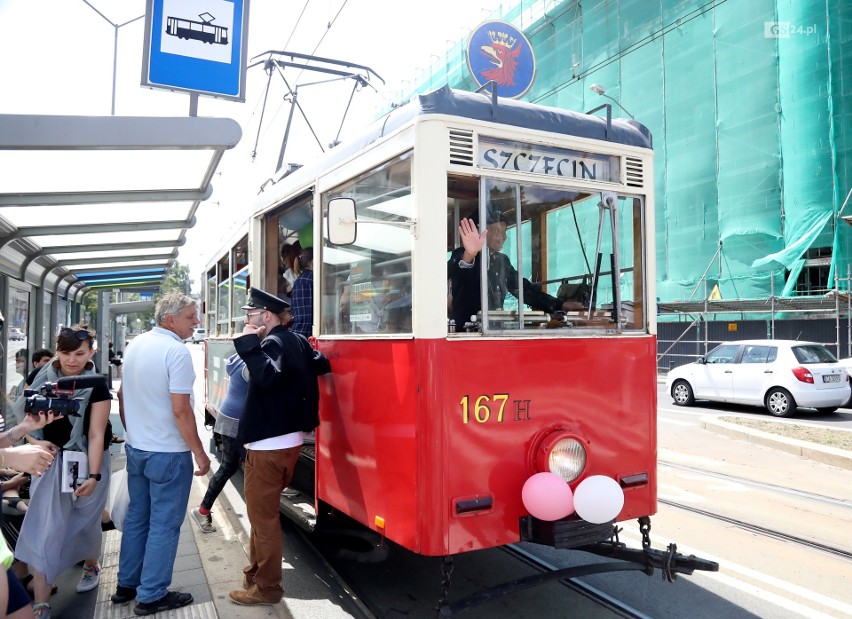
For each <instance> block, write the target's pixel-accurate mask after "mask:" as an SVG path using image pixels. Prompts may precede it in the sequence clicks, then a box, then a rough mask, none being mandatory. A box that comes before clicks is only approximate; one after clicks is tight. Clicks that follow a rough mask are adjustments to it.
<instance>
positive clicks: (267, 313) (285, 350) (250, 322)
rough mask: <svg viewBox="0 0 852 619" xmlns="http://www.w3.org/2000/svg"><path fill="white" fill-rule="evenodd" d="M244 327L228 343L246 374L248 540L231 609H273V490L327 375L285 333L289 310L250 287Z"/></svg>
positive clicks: (278, 591)
mask: <svg viewBox="0 0 852 619" xmlns="http://www.w3.org/2000/svg"><path fill="white" fill-rule="evenodd" d="M249 299H250V300H249V302H248V305H245V306H243V309H244V310H246V317H245V323H246V324H245V326H244V327H243V332H242V334H241V335H239V336H238V337H236V338H235V339H234V348H236V351H237V354H238V355H239V356H240V358H242V360H243V361H245V363H246V368H247V369H248V374H249V380H248V392H247V393H246V401H245V406H244V409H243V414H242V416H241V417H240V425H239V430H238V433H237V440H238V441H239V442H240V443H244V444H245V446H246V462H245V481H244V488H245V497H246V507H247V511H248V517H249V522H250V523H251V538H250V540H249V565H248V566H247V567H246V568H245V569H243V575H244V578H243V589H239V590H236V591H231V593H230V597H231V599H232V600H233V601H234V602H236V603H237V604H242V605H258V604H276V603H278V602H279V601H280V600H281V598H282V596H283V595H284V590H283V589H282V588H281V559H282V554H281V543H282V537H281V525H280V523H279V521H278V518H279V513H278V505H279V502H280V495H281V491H282V490H284V488H285V487H286V486H287V485H288V484H289V483H290V481H291V479H292V477H293V469H294V468H295V466H296V461H297V460H298V458H299V452H300V451H301V447H302V442H303V440H304V436H303V434H304V433H305V432H310V431H312V430H313V429H314V428H316V427H317V425H319V415H318V407H319V386H318V385H317V376H319V375H320V374H326V373H327V372H329V371H331V366H330V365H329V363H328V359H326V358H325V357H324V356H323V355H322V353H320V352H319V351H316V350H314V349H313V348H311V345H310V344H309V343H308V340H307V339H305V338H304V337H303V336H301V335H298V334H296V333H293V332H291V331H288V330H287V329H286V328H285V327H284V325H285V324H287V322H288V321H289V320H290V305H289V304H288V303H287V302H286V301H283V300H282V299H279V298H278V297H276V296H275V295H272V294H269V293H268V292H265V291H263V290H260V289H258V288H252V289H250V291H249Z"/></svg>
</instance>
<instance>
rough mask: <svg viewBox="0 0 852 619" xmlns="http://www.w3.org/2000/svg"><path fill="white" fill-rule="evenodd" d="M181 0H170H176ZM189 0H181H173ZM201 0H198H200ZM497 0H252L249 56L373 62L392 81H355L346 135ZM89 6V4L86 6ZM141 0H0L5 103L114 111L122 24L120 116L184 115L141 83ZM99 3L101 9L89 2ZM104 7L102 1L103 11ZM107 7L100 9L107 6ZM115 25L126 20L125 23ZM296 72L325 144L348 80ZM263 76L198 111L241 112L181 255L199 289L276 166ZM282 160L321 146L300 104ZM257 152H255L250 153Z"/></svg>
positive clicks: (174, 97) (275, 96) (280, 126)
mask: <svg viewBox="0 0 852 619" xmlns="http://www.w3.org/2000/svg"><path fill="white" fill-rule="evenodd" d="M173 1H174V0H173ZM177 1H183V0H177ZM194 1H195V2H198V0H194ZM501 4H505V6H506V8H508V7H510V6H511V5H512V4H513V3H512V2H509V1H504V2H502V3H501V1H500V0H475V1H473V2H471V1H469V0H467V1H462V2H460V1H458V0H429V1H428V2H410V1H408V0H252V1H251V4H250V13H249V15H250V20H249V33H248V58H249V59H251V58H252V57H254V56H255V55H257V54H261V53H262V52H265V51H268V50H287V51H291V52H299V53H304V54H312V55H317V56H324V57H328V58H335V59H339V60H346V61H350V62H353V63H357V64H362V65H366V66H368V67H370V68H372V69H373V70H374V71H375V73H377V74H378V75H380V76H381V77H382V78H383V79H384V80H385V84H384V85H383V84H382V83H381V81H379V80H373V82H372V85H373V86H374V87H375V91H374V90H372V89H370V88H366V89H363V90H361V91H359V92H357V93H356V94H355V96H354V98H353V101H352V105H351V108H350V110H349V112H348V113H347V115H346V120H345V123H344V125H343V129H342V131H341V134H340V139H341V140H342V141H345V140H346V136H347V135H348V134H349V133H350V132H351V133H355V132H357V131H358V130H359V129H360V128H362V127H363V126H365V125H366V124H368V123H369V122H370V121H371V120H372V119H374V118H375V117H376V116H377V114H378V112H379V110H382V109H386V108H387V106H388V104H389V103H390V102H392V101H397V102H398V101H399V98H400V96H401V93H403V92H408V91H409V90H410V89H411V88H412V87H413V86H414V84H415V83H416V82H417V81H418V77H421V76H423V75H428V71H429V67H430V66H432V65H434V66H435V67H439V66H443V65H444V64H445V61H444V56H445V54H446V51H447V50H448V49H450V48H451V47H452V46H453V45H455V44H456V43H457V42H458V41H460V40H466V38H467V35H468V34H469V33H470V31H471V30H473V29H474V28H475V27H476V26H477V25H478V24H479V23H481V22H483V21H486V20H487V19H489V18H499V15H500V8H501ZM89 5H91V6H89ZM145 6H146V2H145V0H89V3H88V4H87V3H86V2H84V0H0V113H2V114H71V115H109V114H110V109H111V104H112V91H113V46H114V42H115V34H116V32H117V33H118V44H117V56H116V57H117V61H116V79H115V113H116V115H119V116H187V115H189V96H188V95H187V94H184V93H171V92H166V91H161V90H152V89H148V88H143V87H141V86H140V76H141V65H142V49H143V44H144V41H143V39H144V22H145V20H144V19H135V18H137V17H139V16H141V15H143V14H144V13H145ZM92 7H94V8H92ZM95 9H97V12H96V10H95ZM98 12H100V13H101V14H102V15H99V14H98ZM115 26H119V27H118V28H117V29H116V27H115ZM284 75H285V77H287V79H288V81H290V84H291V85H293V84H296V83H298V84H299V85H300V88H299V101H300V105H301V106H302V107H303V109H304V110H305V112H306V114H307V116H308V117H309V118H310V119H311V122H312V124H313V127H314V130H315V131H316V132H317V134H318V137H319V139H320V140H321V141H322V143H323V144H328V143H329V142H331V141H332V140H333V139H335V137H336V135H337V131H338V127H339V125H340V123H341V120H342V118H343V112H344V110H345V109H346V105H347V103H348V101H349V96H350V92H351V83H350V82H348V81H347V82H346V83H344V82H341V81H334V82H325V83H316V82H324V81H325V80H327V79H328V77H327V76H324V75H322V74H318V73H307V72H305V73H301V72H299V71H298V70H296V69H286V70H285V73H284ZM266 83H267V76H266V74H265V73H264V72H263V70H262V69H261V68H260V67H256V68H253V69H250V70H249V72H248V75H247V82H246V101H245V102H244V103H239V102H233V101H226V100H221V99H212V98H209V97H200V98H199V103H198V115H199V116H214V117H228V118H233V119H234V120H236V121H237V122H239V123H240V125H241V126H242V129H243V136H242V140H241V142H240V144H239V145H238V146H237V147H236V148H235V149H233V150H231V151H229V152H227V153H226V155H225V157H224V158H223V160H222V163H221V164H220V166H219V168H218V172H217V174H216V176H215V177H214V180H213V189H214V193H213V196H212V197H211V198H210V199H209V200H207V201H206V202H204V203H202V204H201V206H200V207H199V209H198V212H197V213H196V217H197V219H198V223H197V224H196V226H195V227H194V228H192V229H190V230H189V231H188V232H187V243H186V245H184V246H183V247H182V248H181V249H180V253H179V255H178V260H179V261H180V262H181V263H183V264H187V265H189V268H190V273H191V275H192V277H193V279H194V280H195V281H194V283H193V290H194V291H197V290H199V289H200V276H201V273H202V272H203V269H204V267H205V265H206V264H207V262H208V261H209V260H210V259H212V258H214V256H213V253H212V252H213V251H214V249H213V248H218V247H219V246H221V245H222V244H223V243H224V242H226V240H227V239H228V238H229V237H230V234H231V232H232V230H234V228H235V227H236V226H235V224H236V223H237V222H240V223H241V222H242V221H244V220H245V218H246V217H247V216H248V213H249V212H250V209H251V208H252V206H253V204H254V202H255V199H256V196H257V193H258V188H259V187H260V184H261V183H262V182H263V181H264V180H265V179H267V178H269V177H270V176H272V174H273V173H274V168H275V164H276V162H277V159H278V152H279V149H280V147H281V140H282V138H283V135H284V129H285V126H286V121H287V115H288V112H289V105H288V104H286V103H285V102H284V101H283V99H282V96H283V94H284V85H283V81H282V80H281V78H280V77H278V76H273V80H272V85H271V88H270V91H269V96H268V100H267V106H266V111H265V113H264V114H263V123H262V126H260V127H259V125H260V117H261V110H262V101H263V97H264V91H265V86H266ZM295 116H296V117H295V120H294V123H293V127H292V129H291V139H290V140H289V142H288V146H287V153H286V155H285V162H297V163H305V162H306V161H308V160H309V159H310V158H312V157H315V156H316V155H317V154H319V152H320V151H319V149H318V147H317V146H316V142H315V140H314V138H313V137H311V136H310V133H309V132H308V129H307V125H306V124H305V123H304V122H303V121H302V120H301V119H299V118H298V113H297V114H296V115H295ZM253 152H254V153H255V156H254V158H252V153H253Z"/></svg>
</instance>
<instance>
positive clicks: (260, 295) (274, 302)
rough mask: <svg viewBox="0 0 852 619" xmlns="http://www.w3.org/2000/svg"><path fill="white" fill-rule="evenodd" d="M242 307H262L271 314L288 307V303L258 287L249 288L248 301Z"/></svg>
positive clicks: (246, 308) (248, 308)
mask: <svg viewBox="0 0 852 619" xmlns="http://www.w3.org/2000/svg"><path fill="white" fill-rule="evenodd" d="M242 309H244V310H251V309H262V310H267V311H269V312H272V313H273V314H280V313H281V312H283V311H284V310H288V309H290V304H289V303H287V301H284V300H283V299H279V298H278V297H276V296H275V295H274V294H269V293H268V292H266V291H264V290H261V289H260V288H249V301H248V304H247V305H243V307H242Z"/></svg>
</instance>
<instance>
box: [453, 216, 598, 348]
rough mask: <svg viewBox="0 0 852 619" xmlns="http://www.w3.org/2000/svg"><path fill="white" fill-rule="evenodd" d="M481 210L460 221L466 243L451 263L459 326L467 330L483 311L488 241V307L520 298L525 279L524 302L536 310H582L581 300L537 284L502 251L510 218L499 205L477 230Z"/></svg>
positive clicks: (495, 307)
mask: <svg viewBox="0 0 852 619" xmlns="http://www.w3.org/2000/svg"><path fill="white" fill-rule="evenodd" d="M478 222H479V213H478V212H476V213H474V215H473V217H472V218H463V219H462V220H461V222H459V236H460V237H461V242H462V246H461V247H458V248H456V249H455V250H454V251H453V253H452V255H451V256H450V260H449V262H447V278H448V279H449V280H450V282H451V286H452V295H453V297H452V298H453V302H452V315H451V318H453V320H455V324H456V329H457V330H458V331H464V325H465V323H466V322H468V321H469V320H470V317H471V316H473V315H475V314H476V313H477V312H478V311H479V310H480V288H481V284H480V278H479V265H480V258H481V252H482V247H483V246H484V245H485V244H486V243H487V244H488V256H489V263H488V278H487V282H488V309H490V310H501V309H503V302H504V300H505V299H506V294H507V293H511V294H512V295H513V296H514V297H515V298H517V297H518V287H519V283H520V282H523V287H524V303H525V304H526V305H529V306H530V307H532V308H533V309H536V310H543V311H545V312H548V313H550V314H552V313H554V312H557V311H561V310H564V311H571V310H582V309H583V304H582V303H579V302H577V301H561V300H559V299H557V298H556V297H552V296H550V295H549V294H547V293H546V292H543V291H542V290H541V288H539V287H538V286H533V285H532V283H530V281H529V280H528V279H523V278H521V277H520V276H519V275H518V272H517V271H516V270H515V267H514V266H512V263H511V262H510V261H509V257H508V256H507V255H506V254H504V253H502V252H501V250H502V249H503V244H504V243H505V242H506V227H507V222H508V218H507V217H506V216H505V215H504V214H503V213H502V212H501V211H500V210H499V208H497V207H496V205H493V204H489V205H488V207H487V208H486V226H485V230H483V231H482V232H481V233H480V232H479V230H478V229H477V224H478Z"/></svg>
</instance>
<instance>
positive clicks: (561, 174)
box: [478, 137, 620, 183]
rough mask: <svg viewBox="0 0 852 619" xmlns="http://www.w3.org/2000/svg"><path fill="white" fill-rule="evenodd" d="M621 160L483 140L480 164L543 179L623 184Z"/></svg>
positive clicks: (573, 151)
mask: <svg viewBox="0 0 852 619" xmlns="http://www.w3.org/2000/svg"><path fill="white" fill-rule="evenodd" d="M618 163H619V158H618V157H616V156H614V155H596V154H592V153H584V152H581V151H576V150H566V149H560V148H549V147H547V146H540V145H538V144H526V143H524V142H511V141H508V140H495V139H493V138H484V137H480V138H479V148H478V165H479V167H480V168H484V169H492V170H509V171H511V172H523V173H525V174H536V175H539V176H552V177H557V178H579V179H582V180H587V181H603V182H608V183H617V182H619V181H620V174H619V172H620V171H619V165H618Z"/></svg>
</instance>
